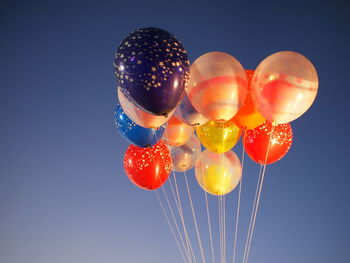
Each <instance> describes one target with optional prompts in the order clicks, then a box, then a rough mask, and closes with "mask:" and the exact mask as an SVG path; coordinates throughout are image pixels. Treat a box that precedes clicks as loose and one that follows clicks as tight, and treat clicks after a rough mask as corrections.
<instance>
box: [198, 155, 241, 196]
mask: <svg viewBox="0 0 350 263" xmlns="http://www.w3.org/2000/svg"><path fill="white" fill-rule="evenodd" d="M195 174H196V179H197V182H198V184H199V185H200V186H201V187H202V188H203V189H204V190H205V191H207V192H208V193H210V194H212V195H225V194H228V193H230V192H231V191H232V190H233V189H234V188H235V187H236V186H237V184H238V183H239V181H240V179H241V177H242V166H241V162H240V160H239V158H238V157H237V155H236V154H235V153H234V152H233V151H228V152H225V153H221V154H220V153H213V152H211V151H209V150H205V151H203V152H202V153H201V154H200V155H199V157H198V159H197V162H196V165H195Z"/></svg>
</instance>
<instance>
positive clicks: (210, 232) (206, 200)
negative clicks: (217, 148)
mask: <svg viewBox="0 0 350 263" xmlns="http://www.w3.org/2000/svg"><path fill="white" fill-rule="evenodd" d="M200 157H201V164H202V165H201V168H202V176H203V177H204V166H203V155H202V153H201V154H200ZM204 184H206V180H204ZM204 196H205V205H206V211H207V220H208V231H209V239H210V249H211V258H212V263H215V254H214V246H213V235H212V231H211V220H210V210H209V203H208V193H207V191H205V190H204Z"/></svg>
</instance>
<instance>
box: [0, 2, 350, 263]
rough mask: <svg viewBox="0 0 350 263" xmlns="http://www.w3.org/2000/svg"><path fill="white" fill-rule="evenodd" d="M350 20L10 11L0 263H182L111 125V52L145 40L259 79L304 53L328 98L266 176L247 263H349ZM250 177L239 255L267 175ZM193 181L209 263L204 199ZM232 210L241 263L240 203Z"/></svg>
mask: <svg viewBox="0 0 350 263" xmlns="http://www.w3.org/2000/svg"><path fill="white" fill-rule="evenodd" d="M349 11H350V6H349V4H348V3H347V1H328V3H327V2H320V1H289V2H288V3H285V2H284V1H276V2H271V1H270V2H267V1H256V2H254V1H246V2H244V1H233V0H232V1H219V0H218V1H210V2H204V1H197V2H192V1H180V0H177V1H165V0H163V1H161V0H159V1H150V0H148V1H139V2H136V1H112V0H109V1H86V0H82V1H77V0H73V1H65V0H61V1H2V2H1V7H0V28H1V31H0V32H1V41H0V120H1V122H0V123H1V124H0V164H1V165H0V262H3V263H78V262H81V263H112V262H113V263H116V262H118V263H125V262H128V263H140V262H142V263H164V262H167V263H178V262H181V257H180V253H179V252H178V250H177V247H176V243H175V242H174V240H173V239H172V236H171V233H170V230H169V228H168V226H167V224H166V221H165V219H164V217H163V215H162V212H161V209H160V206H159V204H158V202H157V199H156V195H155V194H154V193H153V192H148V191H143V190H141V189H138V188H136V187H135V186H133V185H132V184H131V183H130V182H129V181H128V179H127V178H126V176H125V174H124V171H123V164H122V158H123V152H124V151H125V149H126V147H127V142H126V141H124V140H123V139H122V138H121V137H120V136H119V135H118V133H117V131H116V129H115V127H114V123H113V111H114V107H115V105H116V91H115V79H114V76H113V67H112V61H113V56H114V51H115V50H116V48H117V46H118V44H119V42H120V41H121V40H122V39H123V38H124V37H125V36H126V35H127V34H128V33H130V32H131V31H133V30H134V29H137V28H140V27H146V26H156V27H161V28H164V29H166V30H168V31H170V32H172V33H173V34H175V35H176V36H177V37H178V38H179V39H180V40H181V41H182V43H183V44H184V46H185V47H186V49H187V50H188V53H189V55H190V60H191V61H193V60H194V59H196V58H197V57H198V56H200V55H201V54H203V53H206V52H209V51H214V50H218V51H225V52H228V53H231V54H232V55H233V56H235V57H236V58H237V59H238V60H239V61H240V62H241V63H242V64H243V66H244V67H245V68H247V69H254V68H255V67H256V66H257V65H258V64H259V62H260V61H261V60H262V59H263V58H265V57H266V56H268V55H270V54H272V53H274V52H276V51H280V50H294V51H298V52H300V53H302V54H304V55H305V56H307V57H308V58H309V59H310V60H311V61H312V62H313V63H314V65H315V67H316V69H317V70H318V74H319V79H320V87H319V94H318V96H317V99H316V101H315V103H314V105H313V106H312V107H311V109H310V110H309V111H308V112H307V113H306V114H305V115H304V116H302V117H301V118H299V119H298V120H296V121H294V122H293V123H292V126H293V129H294V143H293V147H292V149H291V150H290V152H289V153H288V155H287V156H286V158H284V159H283V160H281V161H280V162H278V163H276V164H274V165H271V166H268V168H267V178H266V181H265V184H264V190H263V197H262V200H261V209H260V211H259V215H258V218H257V225H256V231H255V234H254V240H253V245H252V251H251V257H250V262H252V263H271V262H283V263H296V262H302V263H303V262H305V263H313V262H317V263H329V262H336V263H348V262H350V227H349V222H350V211H349V203H350V194H349V185H350V173H349V164H350V154H349V150H348V149H349V147H350V143H349V127H350V126H349V121H350V117H349V113H350V112H349V99H350V89H349V75H350V74H349V68H350V67H349V61H350V56H349V47H350V41H349V38H350V16H349ZM234 150H235V151H236V152H237V153H238V154H239V156H240V153H241V145H240V144H239V145H237V146H236V147H235V149H234ZM245 166H246V167H245V169H244V178H245V181H244V185H243V187H244V191H243V196H242V198H243V200H242V207H243V208H242V209H243V210H242V217H241V222H242V225H241V227H240V232H239V244H240V245H239V250H240V251H242V242H243V239H244V237H245V235H246V230H247V222H248V217H249V213H250V209H251V205H252V198H253V192H254V189H255V188H254V187H255V186H254V182H255V181H256V179H257V173H258V165H256V164H254V163H253V162H252V161H250V160H249V161H246V163H245ZM188 176H189V180H190V186H191V191H192V196H193V199H194V202H195V203H196V212H197V217H198V220H199V226H200V229H201V234H202V237H203V242H204V243H205V245H204V247H205V250H206V251H207V252H208V254H207V259H209V256H210V254H209V246H208V245H209V243H208V232H207V222H206V213H205V209H204V199H203V198H204V194H203V191H202V190H201V189H199V187H198V186H197V185H196V182H195V181H194V178H193V172H191V173H189V175H188ZM178 178H179V187H180V191H183V192H182V196H183V198H184V203H186V204H187V201H186V200H187V199H185V197H186V196H187V195H186V193H185V192H184V188H183V187H184V185H183V180H182V179H183V178H181V175H179V176H178ZM227 198H228V199H227V204H228V208H227V213H228V217H227V236H228V240H227V247H228V251H229V252H230V254H229V255H228V262H232V259H231V257H232V255H231V253H232V252H231V251H232V235H233V222H234V221H233V216H234V213H235V201H234V200H236V199H235V198H236V193H233V194H230V195H229V196H228V197H227ZM210 204H211V207H212V208H213V210H212V216H213V219H212V220H213V224H214V225H215V226H217V212H216V211H215V205H216V202H215V199H214V198H211V199H210ZM184 209H185V210H186V211H185V216H187V218H188V219H189V220H190V219H191V218H190V217H189V216H190V210H188V206H186V205H185V208H184ZM215 212H216V213H215ZM214 216H215V217H214ZM189 222H190V221H189ZM189 229H191V230H190V231H192V234H194V232H193V229H194V227H193V225H192V226H191V225H189ZM214 232H215V235H217V236H218V231H217V230H214ZM193 238H194V236H193ZM214 242H215V246H216V250H217V251H218V244H217V237H216V240H214ZM193 244H195V239H193ZM198 256H199V255H198ZM240 257H241V255H240ZM209 261H210V260H208V262H209ZM198 262H200V260H199V257H198Z"/></svg>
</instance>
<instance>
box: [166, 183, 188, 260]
mask: <svg viewBox="0 0 350 263" xmlns="http://www.w3.org/2000/svg"><path fill="white" fill-rule="evenodd" d="M162 190H163V193H164V196H165V199H166V202H167V204H168V207H169V210H170V214H171V215H172V219H173V221H174V223H175V227H176V230H177V232H178V234H179V236H180V240H181V242H182V244H183V247H184V250H185V252H186V255H187V257H188V260H189V262H192V259H191V255H190V252H189V251H188V250H186V245H185V241H184V240H183V237H182V233H181V231H180V228H179V226H178V223H177V220H176V217H175V215H174V211H173V209H172V207H171V205H170V201H169V198H168V195H167V194H166V191H165V189H164V187H162Z"/></svg>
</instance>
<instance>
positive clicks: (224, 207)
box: [223, 195, 226, 263]
mask: <svg viewBox="0 0 350 263" xmlns="http://www.w3.org/2000/svg"><path fill="white" fill-rule="evenodd" d="M223 199H224V200H223V217H224V263H226V196H225V195H224V197H223Z"/></svg>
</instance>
